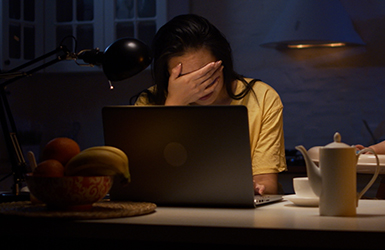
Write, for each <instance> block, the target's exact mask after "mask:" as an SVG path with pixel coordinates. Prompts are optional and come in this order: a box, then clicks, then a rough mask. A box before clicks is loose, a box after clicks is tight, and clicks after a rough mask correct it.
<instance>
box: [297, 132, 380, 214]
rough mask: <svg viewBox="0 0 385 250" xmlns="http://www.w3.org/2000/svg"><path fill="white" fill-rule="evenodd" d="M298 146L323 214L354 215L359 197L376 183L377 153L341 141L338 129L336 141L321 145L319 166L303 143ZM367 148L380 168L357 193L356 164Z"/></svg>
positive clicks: (335, 135)
mask: <svg viewBox="0 0 385 250" xmlns="http://www.w3.org/2000/svg"><path fill="white" fill-rule="evenodd" d="M295 148H296V149H297V150H298V151H300V152H301V153H302V155H303V156H304V159H305V163H306V170H307V174H308V178H309V182H310V186H311V188H312V189H313V191H314V193H315V194H316V195H317V196H318V197H319V212H320V215H324V216H355V215H356V207H357V206H358V200H359V199H360V198H361V197H362V195H363V194H364V193H365V192H366V191H367V190H368V189H369V188H370V187H371V186H372V185H373V183H374V182H375V180H376V178H377V176H378V174H379V172H380V164H379V159H378V156H377V154H376V153H375V152H374V151H373V150H372V149H370V148H365V149H363V150H360V151H358V152H357V149H356V148H355V146H349V145H347V144H345V143H342V142H341V135H340V134H339V133H338V132H337V133H335V134H334V142H332V143H329V144H328V145H326V146H324V147H319V167H318V166H317V165H316V164H315V163H314V162H313V161H312V160H311V158H310V157H309V154H308V152H307V151H306V149H305V148H304V147H303V146H302V145H299V146H296V147H295ZM366 152H371V153H373V154H374V155H375V156H376V160H377V168H376V170H375V173H374V175H373V177H372V179H371V180H370V181H369V183H368V184H367V185H366V186H365V188H364V189H363V190H362V191H361V192H359V193H358V194H357V171H356V165H357V162H358V158H359V156H360V155H361V154H363V153H366Z"/></svg>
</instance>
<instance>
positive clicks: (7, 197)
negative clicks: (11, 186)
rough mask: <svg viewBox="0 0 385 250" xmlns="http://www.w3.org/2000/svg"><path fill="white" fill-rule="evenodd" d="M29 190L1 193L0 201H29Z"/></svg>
mask: <svg viewBox="0 0 385 250" xmlns="http://www.w3.org/2000/svg"><path fill="white" fill-rule="evenodd" d="M29 200H30V197H29V192H19V193H18V194H14V193H0V203H2V202H12V201H29Z"/></svg>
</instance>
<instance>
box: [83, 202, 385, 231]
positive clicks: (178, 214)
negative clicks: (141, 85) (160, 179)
mask: <svg viewBox="0 0 385 250" xmlns="http://www.w3.org/2000/svg"><path fill="white" fill-rule="evenodd" d="M87 222H90V223H114V224H142V225H167V226H186V225H188V226H199V227H213V226H214V227H229V228H269V229H306V230H333V231H335V230H343V231H377V232H384V233H385V200H360V201H359V206H358V208H357V216H356V217H331V216H320V215H319V209H318V207H300V206H296V205H294V204H293V203H291V202H290V201H283V202H278V203H273V204H269V205H265V206H260V207H257V208H255V209H253V208H251V209H231V208H176V207H158V208H157V209H156V212H155V213H152V214H149V215H146V216H137V217H127V218H120V219H106V220H100V221H95V220H90V221H87Z"/></svg>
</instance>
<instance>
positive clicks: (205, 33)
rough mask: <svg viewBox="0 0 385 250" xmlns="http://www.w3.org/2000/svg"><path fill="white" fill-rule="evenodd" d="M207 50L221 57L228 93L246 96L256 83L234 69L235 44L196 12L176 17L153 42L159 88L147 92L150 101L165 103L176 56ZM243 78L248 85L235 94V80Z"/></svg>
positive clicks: (156, 83) (153, 66)
mask: <svg viewBox="0 0 385 250" xmlns="http://www.w3.org/2000/svg"><path fill="white" fill-rule="evenodd" d="M202 48H204V49H207V50H209V51H211V53H212V55H213V56H214V57H215V58H216V60H221V61H222V65H223V66H224V68H223V76H224V85H225V86H226V90H227V93H228V95H229V96H230V97H231V98H233V99H241V98H243V97H244V96H245V95H246V94H247V93H248V92H249V91H250V90H251V89H252V85H253V84H254V81H253V82H250V83H247V82H246V80H244V78H243V77H242V76H240V75H238V74H237V73H236V72H235V71H234V68H233V59H232V53H231V47H230V44H229V42H228V41H227V39H226V38H225V37H224V35H223V34H222V33H221V32H220V31H219V30H218V29H217V28H216V27H215V26H214V25H212V24H211V23H210V22H209V21H208V20H207V19H205V18H203V17H201V16H198V15H194V14H188V15H180V16H177V17H174V18H173V19H172V20H170V21H169V22H168V23H166V24H165V25H164V26H162V27H161V28H160V29H159V31H158V32H157V34H156V35H155V37H154V40H153V43H152V53H153V64H152V76H153V79H154V82H155V91H154V92H153V93H150V92H147V97H148V99H149V102H150V103H153V104H164V103H165V100H166V96H167V89H168V80H169V77H170V75H169V71H168V62H169V60H170V59H171V58H172V57H175V56H182V55H183V54H184V53H186V52H187V51H191V50H199V49H202ZM237 79H239V80H242V82H243V83H244V84H245V86H246V88H245V90H244V91H242V92H241V93H239V94H235V93H233V90H232V82H233V81H235V80H237Z"/></svg>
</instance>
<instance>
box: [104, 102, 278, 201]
mask: <svg viewBox="0 0 385 250" xmlns="http://www.w3.org/2000/svg"><path fill="white" fill-rule="evenodd" d="M102 118H103V129H104V139H105V145H109V146H114V147H117V148H120V149H121V150H123V151H124V152H125V153H126V154H127V156H128V159H129V168H130V174H131V183H129V184H128V185H122V184H121V183H120V182H114V185H113V187H112V188H111V190H110V198H111V200H130V201H146V202H154V203H156V204H158V205H166V206H204V207H255V206H256V205H258V204H264V203H266V202H272V201H277V200H281V199H282V198H281V196H273V195H268V196H254V191H253V181H252V170H251V157H250V152H251V151H250V141H249V127H248V126H249V125H248V116H247V108H246V107H245V106H140V107H139V106H131V105H129V106H107V107H104V108H103V110H102Z"/></svg>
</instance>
